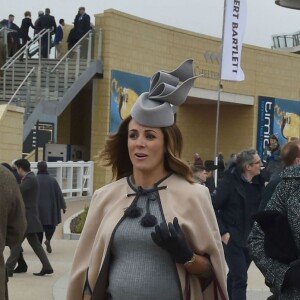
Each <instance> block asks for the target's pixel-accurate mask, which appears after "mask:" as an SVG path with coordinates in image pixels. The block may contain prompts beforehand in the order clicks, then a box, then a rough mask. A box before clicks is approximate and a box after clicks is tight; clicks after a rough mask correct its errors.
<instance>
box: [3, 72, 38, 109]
mask: <svg viewBox="0 0 300 300" xmlns="http://www.w3.org/2000/svg"><path fill="white" fill-rule="evenodd" d="M34 70H35V67H33V68H32V69H31V70H30V71H29V72H28V74H27V75H26V77H25V78H24V79H23V81H22V82H21V84H20V85H19V87H18V88H17V89H16V91H15V92H14V94H13V95H12V96H11V98H10V100H9V101H8V103H7V104H8V105H9V104H10V103H11V102H12V100H13V99H14V97H15V96H16V95H17V94H18V92H19V90H20V89H21V87H22V86H23V84H24V83H25V82H26V81H27V79H28V78H29V76H30V75H31V73H32V72H33V71H34Z"/></svg>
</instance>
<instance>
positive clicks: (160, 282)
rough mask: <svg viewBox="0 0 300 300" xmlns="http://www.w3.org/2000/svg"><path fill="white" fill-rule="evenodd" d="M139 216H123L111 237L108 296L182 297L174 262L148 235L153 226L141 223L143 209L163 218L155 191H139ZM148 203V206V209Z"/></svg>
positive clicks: (122, 299) (133, 299) (116, 299)
mask: <svg viewBox="0 0 300 300" xmlns="http://www.w3.org/2000/svg"><path fill="white" fill-rule="evenodd" d="M136 204H137V207H139V208H141V209H142V214H141V216H139V217H137V218H128V217H127V218H125V219H124V220H123V221H122V223H121V224H120V225H119V226H118V228H117V230H116V232H115V234H114V236H113V240H112V245H111V257H112V261H111V263H110V270H109V285H108V290H107V291H108V294H109V295H110V298H109V299H111V300H129V299H130V300H155V299H160V300H181V299H182V292H181V288H180V283H179V278H178V275H177V269H176V265H175V262H174V261H173V260H172V258H171V256H170V255H169V254H168V252H166V251H165V250H163V249H161V248H160V247H158V246H157V245H156V244H155V243H154V242H153V241H152V239H151V232H152V231H154V227H153V226H152V227H143V226H142V225H141V219H142V217H143V216H144V215H145V213H146V211H147V210H148V211H149V210H150V212H151V214H152V215H154V216H155V217H156V218H157V224H160V223H161V222H162V221H163V217H162V213H161V205H160V200H159V195H158V191H153V192H151V193H148V194H146V195H145V194H143V195H139V196H138V198H137V202H136ZM147 204H148V209H147Z"/></svg>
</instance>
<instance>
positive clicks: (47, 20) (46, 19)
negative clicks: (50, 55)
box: [39, 14, 56, 33]
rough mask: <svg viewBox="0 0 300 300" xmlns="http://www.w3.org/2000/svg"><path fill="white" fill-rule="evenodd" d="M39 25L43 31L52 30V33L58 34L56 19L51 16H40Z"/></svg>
mask: <svg viewBox="0 0 300 300" xmlns="http://www.w3.org/2000/svg"><path fill="white" fill-rule="evenodd" d="M39 20H40V21H39V23H40V26H41V28H42V29H44V28H46V29H51V30H52V33H55V32H56V22H55V18H54V17H53V16H51V15H48V14H46V15H43V16H40V18H39Z"/></svg>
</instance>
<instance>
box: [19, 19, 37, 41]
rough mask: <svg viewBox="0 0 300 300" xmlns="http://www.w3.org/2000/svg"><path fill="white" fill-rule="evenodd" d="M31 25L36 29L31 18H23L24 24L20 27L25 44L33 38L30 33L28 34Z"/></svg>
mask: <svg viewBox="0 0 300 300" xmlns="http://www.w3.org/2000/svg"><path fill="white" fill-rule="evenodd" d="M30 27H31V28H33V29H35V27H34V26H33V24H32V21H31V19H30V18H27V17H25V18H24V19H23V20H22V24H21V27H20V37H21V39H22V42H23V44H25V43H26V42H27V41H30V40H31V39H30V37H29V35H28V32H29V28H30Z"/></svg>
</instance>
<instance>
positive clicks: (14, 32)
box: [1, 14, 20, 57]
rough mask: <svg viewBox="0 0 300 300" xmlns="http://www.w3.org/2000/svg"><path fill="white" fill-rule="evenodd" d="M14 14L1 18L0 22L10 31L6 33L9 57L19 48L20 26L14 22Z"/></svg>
mask: <svg viewBox="0 0 300 300" xmlns="http://www.w3.org/2000/svg"><path fill="white" fill-rule="evenodd" d="M14 20H15V16H14V15H12V14H10V15H9V16H8V19H7V20H2V21H1V24H2V25H3V26H5V27H7V28H8V29H9V30H10V31H8V33H7V54H8V56H9V57H12V56H14V54H15V53H16V52H17V51H18V50H19V48H20V37H19V31H20V28H19V26H18V25H16V24H15V23H14Z"/></svg>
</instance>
